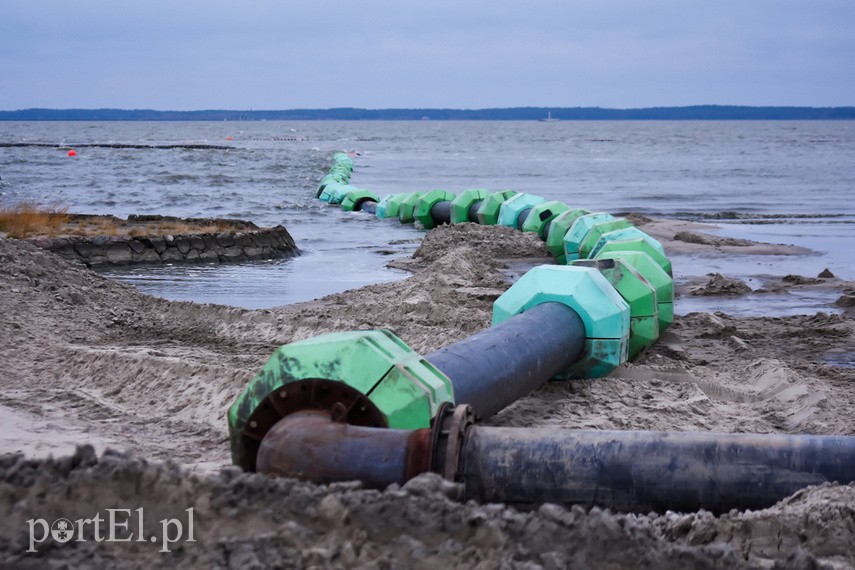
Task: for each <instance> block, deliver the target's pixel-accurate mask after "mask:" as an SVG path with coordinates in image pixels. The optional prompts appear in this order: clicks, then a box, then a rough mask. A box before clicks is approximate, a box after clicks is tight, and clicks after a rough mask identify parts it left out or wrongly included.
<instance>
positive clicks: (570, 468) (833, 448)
mask: <svg viewBox="0 0 855 570" xmlns="http://www.w3.org/2000/svg"><path fill="white" fill-rule="evenodd" d="M460 463H461V471H460V478H461V480H462V482H463V483H464V486H465V489H466V495H467V496H468V497H471V498H477V499H479V500H482V501H501V502H504V503H511V504H513V503H521V504H539V503H543V502H555V503H562V504H582V505H588V506H591V505H598V506H601V507H608V508H610V509H615V510H619V511H631V512H641V513H645V512H650V511H657V512H664V511H666V510H672V511H684V512H691V511H697V510H699V509H706V510H709V511H712V512H713V513H716V514H719V513H724V512H727V511H729V510H730V509H733V508H736V509H762V508H766V507H769V506H771V505H773V504H775V503H776V502H777V501H779V500H781V499H783V498H785V497H787V496H789V495H791V494H793V493H795V492H796V491H798V490H799V489H803V488H804V487H807V486H808V485H816V484H820V483H825V482H829V481H838V482H840V483H849V482H850V481H853V480H855V437H842V436H838V437H835V436H805V435H789V436H788V435H748V434H726V433H685V432H682V433H681V432H677V433H666V432H627V431H569V430H567V431H565V430H555V429H544V428H539V429H514V428H496V427H480V426H479V427H475V428H472V429H470V430H469V432H468V433H467V435H466V438H465V442H464V444H463V447H462V455H461V458H460Z"/></svg>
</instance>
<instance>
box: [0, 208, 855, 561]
mask: <svg viewBox="0 0 855 570" xmlns="http://www.w3.org/2000/svg"><path fill="white" fill-rule="evenodd" d="M647 229H648V228H645V230H646V231H647ZM669 233H670V234H671V235H672V236H673V235H674V233H676V232H674V233H672V232H671V230H668V231H666V232H664V233H663V235H664V236H665V237H667V236H668V234H669ZM671 245H672V244H671V243H670V242H669V243H666V247H667V248H668V250H669V251H671V249H670V248H671ZM690 245H691V246H692V247H695V246H697V247H707V248H710V247H713V248H714V247H718V246H710V245H708V244H698V243H693V244H690ZM727 247H734V248H740V247H744V246H733V245H731V246H727ZM544 256H545V250H544V249H543V245H542V243H540V242H539V241H538V240H537V239H536V238H533V237H532V236H531V235H526V234H521V233H519V232H514V231H512V230H507V229H506V228H495V227H483V226H477V225H472V224H463V225H460V226H446V227H440V228H437V229H435V230H433V231H431V232H429V233H428V234H426V236H425V238H424V240H423V243H422V245H421V246H420V248H419V249H418V250H417V251H416V253H415V254H414V257H413V259H412V260H409V261H403V260H401V261H399V263H400V264H401V265H404V266H406V267H408V268H409V269H411V270H412V271H413V275H412V276H411V277H409V278H407V279H405V280H402V281H399V282H395V283H387V284H381V285H372V286H369V287H364V288H361V289H358V290H353V291H346V292H344V293H339V294H335V295H331V296H328V297H325V298H323V299H320V300H318V301H312V302H309V303H301V304H298V305H294V306H288V307H281V308H276V309H268V310H260V311H248V310H243V309H236V308H232V307H224V306H216V305H196V304H193V303H186V302H169V301H165V300H160V299H155V298H152V297H149V296H146V295H143V294H141V293H139V292H138V291H136V290H135V289H133V288H131V287H129V286H126V285H122V284H119V283H116V282H113V281H110V280H108V279H106V278H103V277H101V276H99V275H97V274H95V273H92V272H90V271H88V270H86V269H84V268H82V267H79V266H75V265H73V264H70V263H68V262H66V261H64V260H62V259H60V258H58V257H56V256H54V255H52V254H50V253H47V252H44V251H42V250H39V249H37V248H35V247H33V246H31V245H28V244H25V243H22V242H20V241H17V240H10V239H0V291H2V295H0V360H2V362H3V363H4V365H3V367H2V369H0V406H2V408H0V409H2V411H3V412H4V413H3V417H4V424H5V425H6V426H7V427H8V426H13V427H15V428H16V429H11V428H10V429H3V435H2V437H0V445H2V448H0V451H2V452H8V453H14V452H16V451H22V452H25V453H26V455H27V458H24V457H21V456H15V455H8V456H6V457H5V458H4V459H3V463H2V477H0V493H2V494H3V496H4V497H5V499H4V501H3V502H2V505H3V507H2V509H3V512H0V516H2V517H4V520H7V521H9V524H7V525H4V527H3V530H0V549H2V552H3V554H2V556H3V558H2V560H3V561H4V563H8V564H20V563H25V562H26V561H27V560H28V559H27V558H26V557H24V555H23V554H22V553H21V549H20V541H21V528H22V526H21V524H19V523H22V521H23V520H24V519H21V517H22V516H25V515H26V513H27V512H36V511H38V512H43V513H44V515H39V516H47V515H48V514H55V515H56V516H60V515H61V514H62V512H64V511H63V510H64V509H71V508H72V507H73V508H75V509H78V510H79V509H82V508H83V507H85V506H87V505H89V506H90V507H91V506H92V505H97V508H100V509H103V508H108V507H110V506H116V505H118V506H122V507H126V506H128V505H127V504H125V503H127V502H129V501H136V502H137V503H140V504H145V505H151V508H152V509H153V510H158V509H160V511H162V512H166V511H167V510H169V507H168V505H173V506H175V507H176V508H177V507H178V506H181V507H182V508H186V507H188V506H193V505H195V506H196V507H197V508H198V509H199V511H200V512H202V511H205V509H208V510H207V511H205V512H207V513H208V515H207V517H206V518H205V519H204V520H205V522H200V525H201V526H200V528H206V529H207V530H203V531H200V532H203V533H204V534H205V538H204V541H205V542H204V544H202V545H190V544H188V545H184V547H183V548H182V553H180V554H173V555H170V557H169V558H163V556H164V555H163V554H157V553H156V551H147V550H144V549H141V548H137V549H134V550H132V552H131V553H130V554H129V553H128V551H126V550H122V546H121V545H118V546H116V547H111V548H105V549H103V550H102V549H99V548H98V547H96V545H93V544H91V543H90V544H89V545H87V546H86V547H85V548H82V549H76V550H71V549H68V548H65V547H61V546H56V547H54V548H51V549H47V550H46V552H45V553H43V554H42V555H43V556H46V557H47V559H43V558H39V559H38V560H39V561H41V562H45V561H46V560H51V561H54V562H62V561H65V562H68V563H71V562H72V561H80V560H93V559H94V558H92V557H98V556H102V557H103V560H106V561H109V560H116V559H118V558H115V557H121V556H125V557H127V560H128V561H129V562H130V563H131V565H137V566H139V567H145V566H147V565H149V566H150V565H151V564H153V563H154V564H162V563H166V562H165V561H166V560H169V563H171V564H175V565H179V566H181V565H184V566H196V565H199V564H206V565H207V564H213V565H214V566H218V567H229V566H235V567H237V566H252V565H254V564H256V565H257V567H263V566H266V565H270V561H271V560H285V559H287V560H292V561H294V562H293V564H292V566H293V567H304V566H307V565H312V564H315V565H317V566H319V567H324V566H328V567H352V566H358V565H363V566H365V567H418V566H419V564H420V562H419V561H426V562H425V564H424V566H423V567H436V566H437V565H440V564H441V565H445V566H449V567H467V568H471V567H479V566H478V565H479V564H481V566H480V567H484V568H493V567H499V566H501V565H502V564H504V565H505V566H506V567H523V566H525V565H526V564H528V565H529V566H527V567H536V566H533V565H537V566H540V567H545V568H551V567H555V568H558V567H565V566H567V565H568V564H573V565H575V566H579V567H586V566H613V567H625V566H626V565H628V564H632V562H633V561H636V562H638V563H641V562H642V561H644V563H645V564H647V565H650V566H654V567H674V568H677V567H742V566H744V565H746V564H748V565H752V566H765V567H771V566H773V565H774V564H783V565H784V566H785V567H786V566H789V567H804V565H805V564H809V563H812V562H817V561H819V562H822V563H824V564H828V565H830V567H835V568H850V567H853V566H855V562H853V561H855V546H853V545H855V525H853V524H852V521H853V520H855V492H853V487H852V486H823V487H818V488H814V489H810V490H807V491H804V492H801V493H798V494H796V495H795V496H794V497H791V498H790V499H787V500H786V501H783V502H782V503H781V504H779V505H777V506H775V507H772V508H770V509H765V510H764V511H758V512H757V513H738V512H734V513H729V514H727V515H723V516H722V517H719V518H714V517H711V515H709V514H708V513H703V512H701V513H687V514H680V515H676V514H668V513H660V514H658V515H651V516H650V517H641V516H636V515H619V514H613V513H608V512H605V511H599V510H597V509H595V510H593V511H590V512H587V513H586V512H584V511H583V510H581V509H578V508H574V509H563V508H561V507H555V506H544V507H541V509H539V510H537V511H536V512H534V513H520V512H517V511H515V510H513V509H509V508H507V507H503V506H501V505H482V506H479V505H475V504H459V503H456V502H454V501H452V500H451V499H449V498H448V495H449V494H451V495H453V490H449V489H448V488H446V487H443V485H442V484H440V483H438V482H436V481H430V480H429V479H430V478H428V480H426V481H422V480H421V479H420V480H419V482H413V483H412V484H411V485H412V486H411V487H410V486H409V485H408V487H410V488H409V489H404V490H401V489H395V488H391V489H389V490H387V491H384V492H382V493H379V494H378V493H377V492H373V491H362V490H358V489H355V488H353V486H352V485H351V486H347V485H344V486H333V487H317V486H314V485H311V484H304V483H295V482H293V481H290V482H289V481H278V482H274V481H270V480H267V479H266V478H264V477H262V476H258V475H238V474H236V473H234V470H233V468H229V467H226V466H227V465H228V461H229V460H228V446H227V441H226V422H225V410H226V408H227V407H228V406H229V405H230V404H231V402H232V401H233V399H234V397H235V396H236V395H237V394H238V392H239V391H240V390H241V389H242V388H243V387H244V386H245V384H246V382H248V380H249V379H250V378H251V377H252V375H254V374H255V372H256V371H257V370H258V368H259V367H260V366H261V365H262V364H263V362H264V361H265V360H266V359H267V357H269V355H270V354H271V352H272V351H273V349H274V348H275V347H276V346H278V345H281V344H284V343H287V342H291V341H294V340H299V339H302V338H308V337H311V336H314V335H317V334H320V333H323V332H331V331H337V330H356V329H369V328H377V327H386V328H390V329H392V330H393V331H394V332H396V333H397V334H398V335H399V336H400V337H401V338H402V339H403V340H404V341H406V342H407V343H409V344H410V346H412V347H413V348H414V349H416V350H418V351H421V352H423V353H424V352H428V351H430V350H434V349H436V348H439V347H441V346H443V345H445V344H448V343H451V342H453V341H455V340H458V339H460V338H464V337H466V336H468V335H470V334H472V333H473V332H476V331H478V330H481V329H482V328H484V327H486V326H488V325H489V321H490V312H491V305H492V302H493V300H495V298H496V297H497V296H498V295H500V294H501V292H502V291H504V290H505V289H506V288H507V287H508V286H509V283H508V281H507V278H506V272H507V269H506V265H507V262H506V261H505V260H507V259H509V258H513V259H514V260H518V261H521V262H522V261H526V260H531V259H542V258H543V257H544ZM813 286H817V285H813ZM826 286H828V287H837V288H840V290H841V291H844V290H846V288H847V287H848V288H851V284H847V283H845V282H839V281H833V282H829V283H828V284H827V285H826ZM853 338H855V321H853V320H852V318H851V313H844V314H843V315H840V314H829V313H818V314H816V315H810V316H797V317H782V318H769V317H751V318H748V317H741V318H737V317H733V316H729V315H726V314H722V313H717V314H711V313H693V314H690V315H687V316H684V317H680V318H678V319H677V320H676V322H675V323H674V325H673V326H672V327H671V328H670V329H669V330H668V331H666V333H665V334H664V335H663V337H662V338H661V339H660V340H659V341H658V342H657V343H656V344H655V345H653V346H652V347H651V348H650V349H649V350H647V351H646V352H645V353H644V354H642V355H641V356H640V358H639V359H638V360H637V361H635V362H633V363H631V364H628V365H625V366H623V367H621V368H620V369H619V370H617V371H616V372H615V373H614V374H613V375H611V376H610V377H609V378H606V379H601V380H586V381H581V380H580V381H572V382H564V383H551V384H548V385H546V386H544V387H542V388H540V389H538V390H536V391H535V392H534V393H533V394H531V395H530V396H529V397H527V398H524V399H522V400H520V401H519V402H517V403H515V404H514V405H512V406H510V407H509V408H507V409H506V410H504V411H502V412H500V413H499V414H498V415H497V416H495V417H494V418H492V419H490V420H489V423H491V424H493V425H504V426H552V427H556V428H558V427H561V428H596V429H631V430H699V431H727V432H750V433H809V434H841V435H855V419H853V414H852V413H851V411H852V410H853V409H855V372H853V369H852V368H848V367H845V366H838V365H836V364H835V362H836V360H835V359H834V355H839V354H846V353H851V352H852V349H853V345H855V342H853ZM75 444H92V445H94V446H95V449H96V450H97V452H98V453H101V452H102V451H103V450H104V449H107V448H113V449H117V450H121V451H122V453H121V454H116V453H115V452H110V453H108V454H107V455H105V456H102V458H101V459H96V458H95V454H94V453H93V451H92V450H89V449H88V448H87V449H81V450H78V451H77V455H75V456H74V457H76V459H74V458H71V459H66V460H53V459H38V458H37V457H43V456H44V455H45V454H47V453H53V454H54V455H57V456H59V455H69V454H71V453H73V452H74V449H73V445H75ZM126 453H128V454H130V455H125V454H126ZM142 458H145V459H142ZM162 462H171V465H172V466H169V465H163V464H162ZM223 468H225V469H226V470H225V471H223V470H222V469H223ZM22 473H29V474H30V475H29V476H28V477H23V476H22V475H21V474H22ZM116 473H123V475H122V476H117V475H116ZM128 481H137V483H135V484H133V485H131V484H130V483H128ZM145 481H149V482H148V483H144V482H145ZM420 486H421V487H420ZM225 488H228V489H229V490H228V491H227V492H226V491H224V489H225ZM414 489H420V490H418V491H414ZM223 493H226V495H227V496H228V497H229V498H228V500H227V501H226V502H225V503H217V504H216V505H214V503H216V501H217V500H218V499H217V497H220V496H221V495H222V494H223ZM15 505H17V506H15ZM342 505H344V506H342ZM378 505H385V507H383V509H385V510H383V509H380V507H379V506H378ZM436 505H439V506H436ZM342 509H344V510H342ZM377 509H380V510H379V511H378V510H377ZM437 509H438V510H437ZM160 511H158V512H160ZM345 511H346V512H347V513H348V515H347V516H344V515H343V514H342V513H344V512H345ZM324 513H326V514H324ZM28 516H33V515H28ZM348 521H349V522H348ZM214 526H216V527H217V529H219V530H217V531H216V532H215V531H214V530H213V527H214ZM538 537H546V538H548V539H549V540H545V539H540V538H538ZM348 544H349V545H350V546H347V545H348ZM621 553H623V554H621ZM624 555H625V557H622V556H624ZM74 556H78V557H79V558H77V559H75V558H74ZM111 557H113V558H111ZM29 560H32V559H29ZM103 560H102V561H103ZM788 560H789V562H788ZM298 561H299V563H298ZM284 565H285V566H286V567H287V566H288V564H284Z"/></svg>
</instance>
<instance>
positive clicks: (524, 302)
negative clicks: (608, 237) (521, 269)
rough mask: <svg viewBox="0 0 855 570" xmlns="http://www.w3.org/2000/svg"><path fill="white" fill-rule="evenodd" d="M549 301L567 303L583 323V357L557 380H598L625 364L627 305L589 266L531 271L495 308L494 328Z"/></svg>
mask: <svg viewBox="0 0 855 570" xmlns="http://www.w3.org/2000/svg"><path fill="white" fill-rule="evenodd" d="M547 301H557V302H559V303H564V304H565V305H567V306H568V307H570V308H571V309H573V310H574V311H576V312H577V313H578V314H579V316H580V317H581V318H582V321H583V322H584V324H585V353H584V355H583V356H582V358H580V359H579V360H577V361H576V363H575V364H573V365H572V366H571V367H570V369H568V370H567V371H565V372H564V373H563V374H560V375H559V376H558V378H559V379H570V378H600V377H602V376H607V375H608V374H610V373H611V372H612V371H613V370H614V369H615V368H617V367H618V366H619V365H620V364H622V363H623V362H625V361H626V358H627V354H628V348H629V305H628V304H627V303H626V301H624V300H623V298H622V297H621V296H620V295H619V294H618V292H617V291H615V289H614V287H612V286H611V284H609V282H608V281H607V280H606V278H605V277H603V276H602V275H601V274H600V272H599V271H597V270H596V269H592V268H589V267H573V266H568V265H540V266H538V267H535V268H533V269H531V270H529V271H528V272H527V273H526V274H525V275H523V276H522V277H521V278H520V279H519V280H518V281H517V282H516V283H514V284H513V285H512V286H511V287H510V289H508V290H507V291H505V293H504V294H503V295H502V296H501V297H499V298H498V299H496V301H495V303H493V324H494V325H496V324H498V323H501V322H502V321H505V320H507V319H508V318H510V317H512V316H513V315H516V314H517V313H521V312H523V311H525V310H526V309H529V308H532V307H535V306H537V305H539V304H541V303H545V302H547Z"/></svg>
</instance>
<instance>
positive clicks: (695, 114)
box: [0, 105, 855, 122]
mask: <svg viewBox="0 0 855 570" xmlns="http://www.w3.org/2000/svg"><path fill="white" fill-rule="evenodd" d="M544 117H551V118H552V121H550V122H555V121H803V120H807V121H815V120H826V121H827V120H855V107H750V106H736V105H694V106H687V107H648V108H637V109H606V108H601V107H509V108H494V109H441V108H427V109H360V108H350V107H346V108H333V109H285V110H267V111H263V110H258V111H254V110H249V111H241V110H198V111H159V110H154V109H19V110H16V111H0V121H425V120H432V121H538V120H541V119H543V118H544Z"/></svg>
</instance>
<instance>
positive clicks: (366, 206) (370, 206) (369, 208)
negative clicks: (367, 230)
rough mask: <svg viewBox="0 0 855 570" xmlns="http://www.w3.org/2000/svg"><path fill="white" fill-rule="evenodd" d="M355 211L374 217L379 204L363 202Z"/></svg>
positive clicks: (371, 201)
mask: <svg viewBox="0 0 855 570" xmlns="http://www.w3.org/2000/svg"><path fill="white" fill-rule="evenodd" d="M354 210H356V211H357V212H367V213H369V214H371V215H374V214H376V213H377V202H375V201H374V200H363V201H362V202H359V203H358V204H356V207H355V208H354Z"/></svg>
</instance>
